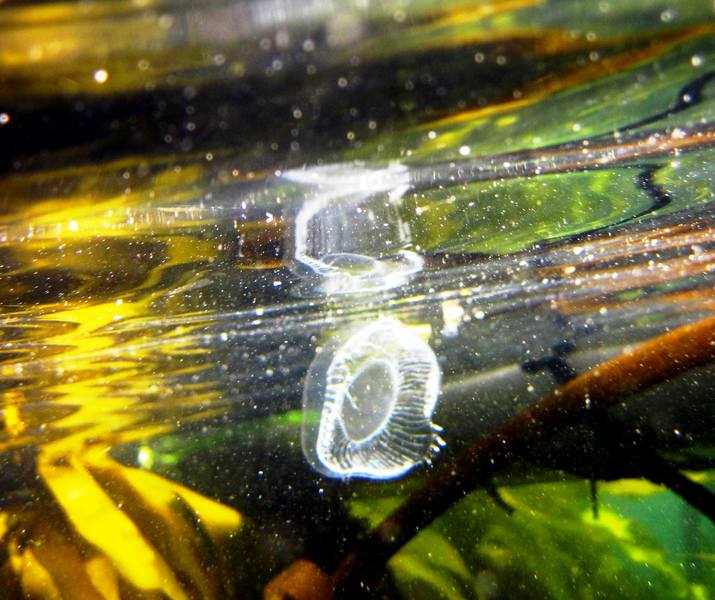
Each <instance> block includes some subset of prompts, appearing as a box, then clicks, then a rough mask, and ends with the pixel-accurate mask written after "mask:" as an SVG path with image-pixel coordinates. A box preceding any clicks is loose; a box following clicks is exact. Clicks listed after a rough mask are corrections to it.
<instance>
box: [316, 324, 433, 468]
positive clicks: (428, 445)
mask: <svg viewBox="0 0 715 600" xmlns="http://www.w3.org/2000/svg"><path fill="white" fill-rule="evenodd" d="M439 386H440V370H439V366H438V364H437V359H436V357H435V354H434V352H433V351H432V349H431V348H430V347H429V345H428V344H427V343H426V342H425V341H424V340H423V339H422V338H421V337H420V336H419V335H417V333H415V332H414V331H412V330H411V329H410V328H409V327H407V326H406V325H404V324H402V323H400V322H399V321H396V320H388V319H381V320H377V321H374V322H371V323H368V324H364V325H362V326H360V327H357V328H354V329H352V330H351V331H350V332H349V334H348V335H346V336H340V337H339V338H338V339H337V340H334V341H332V342H331V343H329V344H328V345H327V346H325V347H323V348H322V349H321V350H319V352H318V354H317V355H316V357H315V359H314V360H313V362H312V364H311V366H310V369H309V370H308V374H307V377H306V382H305V386H304V392H303V428H302V446H303V453H304V454H305V456H306V458H307V459H308V461H309V463H310V464H311V465H312V466H313V467H314V468H315V469H316V470H317V471H319V472H321V473H322V474H324V475H326V476H328V477H335V478H347V477H366V478H372V479H391V478H394V477H399V476H400V475H403V474H404V473H406V472H407V471H409V470H410V469H412V468H413V467H414V466H415V465H417V464H419V463H420V462H423V461H427V462H429V460H430V457H431V456H432V455H433V454H434V453H435V452H437V451H439V448H440V446H442V445H443V444H444V442H443V441H442V439H441V438H440V436H439V431H440V430H441V429H440V428H439V427H438V426H437V425H435V424H433V423H432V421H431V418H432V413H433V412H434V409H435V406H436V404H437V399H438V396H439Z"/></svg>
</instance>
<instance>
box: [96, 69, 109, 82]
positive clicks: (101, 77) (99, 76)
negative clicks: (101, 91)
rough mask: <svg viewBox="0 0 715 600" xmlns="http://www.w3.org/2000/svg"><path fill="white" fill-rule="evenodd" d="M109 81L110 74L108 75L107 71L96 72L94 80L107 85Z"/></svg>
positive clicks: (98, 70)
mask: <svg viewBox="0 0 715 600" xmlns="http://www.w3.org/2000/svg"><path fill="white" fill-rule="evenodd" d="M107 79H109V73H107V70H106V69H97V70H96V71H95V72H94V80H95V81H96V82H97V83H99V84H102V83H106V81H107Z"/></svg>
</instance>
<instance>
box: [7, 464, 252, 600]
mask: <svg viewBox="0 0 715 600" xmlns="http://www.w3.org/2000/svg"><path fill="white" fill-rule="evenodd" d="M38 472H39V473H40V475H41V477H42V479H43V481H44V483H45V485H46V487H47V490H48V492H49V493H44V494H40V496H39V498H40V499H39V500H38V501H37V502H36V503H35V504H33V505H32V506H31V507H29V508H17V509H9V510H8V511H6V512H5V513H0V517H1V518H0V541H1V542H2V543H3V545H5V547H6V548H8V555H7V560H6V561H5V564H0V598H4V597H6V596H5V592H6V591H7V592H8V593H10V594H11V596H8V597H12V595H13V594H14V595H15V596H18V595H19V596H25V597H29V598H42V599H45V598H83V599H84V598H89V599H98V600H102V599H104V600H120V599H122V598H132V599H135V598H171V599H177V600H180V599H184V598H187V599H188V598H192V599H193V598H202V599H206V600H212V599H219V598H225V597H236V596H240V593H239V592H240V590H237V589H236V583H235V577H234V575H233V572H232V571H233V569H232V568H231V559H232V558H234V559H235V558H236V557H235V556H234V554H235V552H231V550H230V549H234V550H235V549H236V548H238V547H239V546H238V545H237V544H236V542H237V541H238V542H239V543H241V545H242V542H243V540H244V539H245V540H249V539H250V535H249V532H248V527H247V524H246V522H245V521H244V520H243V519H242V517H241V516H240V515H239V514H238V513H237V512H236V511H234V510H233V509H231V508H229V507H226V506H224V505H222V504H219V503H217V502H214V501H213V500H210V499H208V498H205V497H203V496H201V495H200V494H197V493H196V492H193V491H191V490H188V489H187V488H184V487H183V486H180V485H178V484H175V483H173V482H170V481H168V480H165V479H163V478H161V477H159V476H157V475H153V474H151V473H148V472H144V471H140V470H138V469H131V468H127V467H123V466H121V465H118V464H116V463H114V462H113V461H111V460H109V459H106V458H104V457H103V456H102V455H99V456H94V457H92V458H90V457H89V456H84V457H82V458H78V457H76V456H70V457H67V458H66V459H65V460H62V461H59V462H58V461H49V460H47V459H45V458H42V457H41V458H40V459H39V461H38ZM229 548H230V549H229ZM242 551H243V548H242ZM248 551H249V552H250V550H248ZM10 590H12V592H10Z"/></svg>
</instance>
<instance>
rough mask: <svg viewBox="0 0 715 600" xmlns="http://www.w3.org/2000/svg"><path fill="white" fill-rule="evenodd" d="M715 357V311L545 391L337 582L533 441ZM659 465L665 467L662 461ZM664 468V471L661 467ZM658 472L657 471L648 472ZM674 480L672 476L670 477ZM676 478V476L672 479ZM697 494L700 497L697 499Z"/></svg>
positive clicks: (680, 487) (406, 508) (363, 577)
mask: <svg viewBox="0 0 715 600" xmlns="http://www.w3.org/2000/svg"><path fill="white" fill-rule="evenodd" d="M713 360H715V317H710V318H707V319H703V320H701V321H698V322H696V323H692V324H689V325H685V326H683V327H679V328H678V329H675V330H674V331H672V332H669V333H666V334H663V335H661V336H658V337H657V338H655V339H653V340H650V341H648V342H646V343H644V344H642V345H640V346H638V347H636V348H634V349H632V350H630V351H628V352H626V353H624V354H622V355H621V356H619V357H617V358H615V359H613V360H611V361H608V362H606V363H603V364H601V365H599V366H597V367H595V368H594V369H592V370H591V371H589V372H587V373H585V374H583V375H581V376H579V377H576V378H574V379H573V380H571V381H570V382H568V383H566V384H565V385H563V386H561V387H560V388H558V389H556V390H554V391H553V392H552V393H550V394H548V395H546V396H544V397H543V398H541V399H540V400H539V401H538V402H536V403H535V404H534V405H533V406H531V407H530V408H528V409H526V410H524V411H522V412H520V413H519V414H517V415H515V416H514V417H513V418H512V419H510V420H509V421H507V422H506V423H505V424H504V425H503V426H502V427H500V428H499V430H497V431H496V432H494V433H493V434H491V435H489V436H487V437H484V438H482V439H481V440H479V441H478V442H476V443H475V444H474V445H472V446H471V447H469V448H468V449H467V450H466V451H465V452H464V453H462V454H461V455H460V456H458V457H457V458H455V459H454V460H452V461H450V462H449V463H447V464H445V465H444V466H443V467H441V468H440V470H439V471H438V472H437V473H435V475H433V476H432V477H430V478H429V479H428V480H427V482H426V483H425V484H424V485H423V486H422V487H421V488H420V489H419V490H417V491H416V492H415V493H414V494H413V495H412V496H410V497H409V498H408V499H407V500H406V501H405V502H404V503H403V504H402V505H401V506H400V507H399V508H398V509H397V510H396V511H395V512H394V513H392V515H390V516H389V517H388V518H387V519H385V520H384V521H383V522H382V523H381V524H380V525H379V526H378V527H377V529H376V530H375V531H374V532H373V533H372V534H371V535H370V536H369V537H368V538H367V539H366V540H365V541H364V542H363V543H361V544H360V545H359V546H358V547H357V548H356V549H355V550H354V551H353V552H351V553H350V554H349V555H348V556H347V557H346V558H345V559H344V560H343V561H342V562H341V564H340V565H339V566H338V568H337V570H336V571H335V573H334V574H333V583H334V586H335V590H336V592H338V593H343V594H349V593H350V592H351V591H355V590H356V589H359V588H360V587H361V586H364V585H365V584H366V583H367V573H375V572H382V568H383V566H384V564H385V563H386V562H387V560H388V559H389V558H390V557H391V556H392V555H393V554H394V553H395V552H396V551H397V550H398V549H399V548H401V547H402V546H403V545H404V544H405V543H406V542H407V541H409V540H410V539H411V538H412V537H413V536H414V535H416V534H417V533H418V532H419V531H420V530H421V529H422V528H423V527H425V526H426V525H427V524H429V523H430V522H431V521H432V520H433V519H434V518H436V517H437V516H438V515H440V514H442V513H443V512H444V511H445V510H447V509H448V508H449V507H450V506H452V505H453V504H454V503H456V502H457V501H459V500H460V499H461V498H462V497H463V496H464V495H465V494H466V493H468V492H469V491H471V490H473V489H474V488H476V487H479V486H485V485H488V484H489V481H490V479H491V478H492V477H493V476H494V475H495V474H496V473H497V472H499V471H500V470H501V469H503V468H505V467H506V466H508V465H509V464H510V463H511V462H512V461H514V460H515V459H516V458H518V457H521V456H523V455H524V454H525V453H526V452H527V451H528V450H529V449H530V448H532V447H533V445H534V444H535V443H536V442H537V441H539V440H541V439H543V438H545V437H547V436H548V435H550V434H552V433H554V432H555V431H556V430H557V429H559V428H561V427H564V426H566V425H568V424H569V423H572V422H574V421H576V420H577V419H578V418H579V417H581V416H583V415H584V414H586V413H587V412H588V411H591V410H598V409H602V408H606V407H608V406H611V405H614V404H615V403H617V402H620V401H622V400H623V399H624V398H626V397H628V396H629V395H632V394H635V393H637V392H640V391H643V390H645V389H647V388H649V387H652V386H654V385H656V384H658V383H661V382H664V381H667V380H669V379H671V378H673V377H675V376H677V375H679V374H682V373H685V372H687V371H689V370H691V369H694V368H696V367H699V366H702V365H705V364H707V363H709V362H711V361H713ZM661 466H662V465H661ZM658 472H659V473H662V470H660V469H659V470H658ZM647 475H648V476H649V477H651V478H657V475H656V474H654V473H648V474H647ZM671 479H672V478H671ZM677 479H678V481H677V484H675V485H673V486H671V487H672V488H673V489H675V490H676V491H679V492H685V493H684V494H683V496H684V498H685V499H686V500H688V501H689V502H693V503H694V504H695V505H696V507H698V508H699V509H701V510H702V509H703V508H705V509H706V511H707V514H708V516H709V517H710V518H711V519H712V518H713V514H711V513H712V510H707V506H708V505H711V504H712V503H709V502H708V500H707V499H704V498H702V492H703V491H702V490H700V489H699V488H698V489H697V491H694V490H693V487H692V486H693V485H695V484H692V482H689V480H687V478H684V477H683V476H682V475H681V476H679V477H678V478H677ZM671 483H672V482H671ZM695 500H697V501H695Z"/></svg>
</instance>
